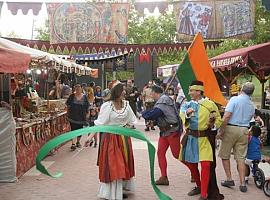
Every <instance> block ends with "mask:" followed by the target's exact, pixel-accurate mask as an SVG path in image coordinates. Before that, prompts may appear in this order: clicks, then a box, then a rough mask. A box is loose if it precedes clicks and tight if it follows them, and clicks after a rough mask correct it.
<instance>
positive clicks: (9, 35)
mask: <svg viewBox="0 0 270 200" xmlns="http://www.w3.org/2000/svg"><path fill="white" fill-rule="evenodd" d="M6 37H8V38H21V36H19V35H18V34H17V33H15V31H11V32H10V33H8V34H7V35H6Z"/></svg>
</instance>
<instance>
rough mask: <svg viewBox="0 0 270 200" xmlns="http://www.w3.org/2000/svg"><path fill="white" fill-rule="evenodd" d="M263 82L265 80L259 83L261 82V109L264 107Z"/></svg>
mask: <svg viewBox="0 0 270 200" xmlns="http://www.w3.org/2000/svg"><path fill="white" fill-rule="evenodd" d="M264 82H265V81H262V82H261V84H262V98H261V99H262V101H261V109H265V95H264Z"/></svg>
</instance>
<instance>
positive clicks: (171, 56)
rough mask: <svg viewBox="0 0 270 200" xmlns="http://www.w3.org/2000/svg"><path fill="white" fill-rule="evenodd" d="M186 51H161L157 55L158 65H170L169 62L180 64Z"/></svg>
mask: <svg viewBox="0 0 270 200" xmlns="http://www.w3.org/2000/svg"><path fill="white" fill-rule="evenodd" d="M186 52H187V51H181V52H179V51H177V52H175V51H173V52H168V53H162V54H159V55H158V63H159V66H163V65H171V64H180V63H181V62H182V60H183V58H184V56H185V54H186Z"/></svg>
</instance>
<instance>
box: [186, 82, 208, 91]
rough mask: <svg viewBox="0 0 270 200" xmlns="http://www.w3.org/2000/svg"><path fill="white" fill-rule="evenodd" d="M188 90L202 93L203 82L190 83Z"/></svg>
mask: <svg viewBox="0 0 270 200" xmlns="http://www.w3.org/2000/svg"><path fill="white" fill-rule="evenodd" d="M189 89H190V90H198V91H202V92H203V91H204V87H203V82H202V81H198V80H195V81H192V82H191V84H190V86H189Z"/></svg>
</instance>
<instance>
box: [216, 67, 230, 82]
mask: <svg viewBox="0 0 270 200" xmlns="http://www.w3.org/2000/svg"><path fill="white" fill-rule="evenodd" d="M217 72H218V73H219V74H220V75H221V76H222V78H224V79H225V81H227V83H230V81H229V79H227V77H226V76H225V75H224V74H223V73H222V72H221V71H220V70H219V69H218V70H217Z"/></svg>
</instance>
